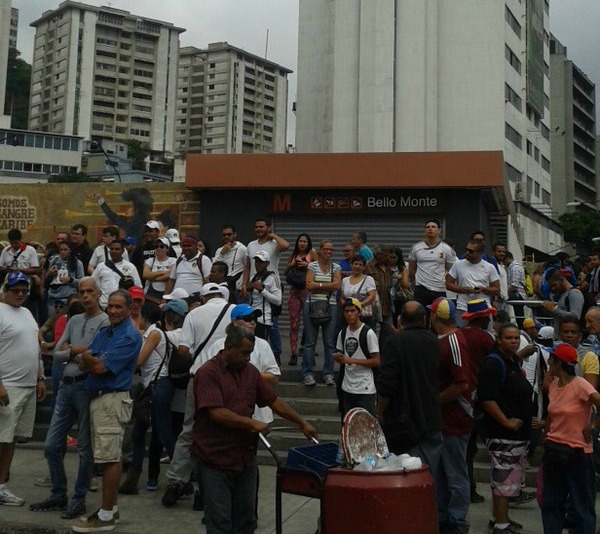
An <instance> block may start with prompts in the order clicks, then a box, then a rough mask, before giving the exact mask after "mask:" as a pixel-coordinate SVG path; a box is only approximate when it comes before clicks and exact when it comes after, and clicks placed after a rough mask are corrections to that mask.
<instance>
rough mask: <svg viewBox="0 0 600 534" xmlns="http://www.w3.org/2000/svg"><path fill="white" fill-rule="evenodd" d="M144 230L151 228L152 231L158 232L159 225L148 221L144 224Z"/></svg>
mask: <svg viewBox="0 0 600 534" xmlns="http://www.w3.org/2000/svg"><path fill="white" fill-rule="evenodd" d="M146 228H152V230H160V224H158V221H148V222H147V223H146Z"/></svg>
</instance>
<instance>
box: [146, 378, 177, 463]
mask: <svg viewBox="0 0 600 534" xmlns="http://www.w3.org/2000/svg"><path fill="white" fill-rule="evenodd" d="M174 393H175V386H174V385H173V382H172V381H171V380H170V379H169V378H168V377H164V378H159V379H158V380H157V381H156V383H155V384H154V391H153V392H152V434H156V436H157V437H158V440H159V441H160V443H161V444H162V446H163V447H164V448H165V450H166V451H167V454H168V455H169V458H172V457H173V449H175V441H176V439H177V438H176V436H175V434H173V417H172V415H171V402H172V401H173V395H174Z"/></svg>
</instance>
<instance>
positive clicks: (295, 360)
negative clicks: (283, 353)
mask: <svg viewBox="0 0 600 534" xmlns="http://www.w3.org/2000/svg"><path fill="white" fill-rule="evenodd" d="M288 365H291V366H292V367H293V366H295V365H298V356H296V355H295V354H292V355H291V356H290V361H289V362H288Z"/></svg>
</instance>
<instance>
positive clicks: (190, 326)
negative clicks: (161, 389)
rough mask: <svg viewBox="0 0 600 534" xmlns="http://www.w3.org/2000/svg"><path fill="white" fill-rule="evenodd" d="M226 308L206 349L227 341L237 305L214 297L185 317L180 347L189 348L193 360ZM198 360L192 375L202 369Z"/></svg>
mask: <svg viewBox="0 0 600 534" xmlns="http://www.w3.org/2000/svg"><path fill="white" fill-rule="evenodd" d="M224 306H229V307H228V308H227V311H226V312H225V314H224V315H223V317H222V318H221V320H220V321H219V324H218V325H217V328H216V329H215V331H214V333H213V335H212V336H211V339H210V340H209V341H208V343H206V345H205V348H206V347H207V346H208V345H210V344H211V343H214V342H215V341H217V340H219V339H225V335H226V333H225V329H226V328H227V325H228V324H229V323H230V322H231V310H232V309H233V308H234V307H235V304H229V303H228V302H227V301H226V300H225V299H224V298H221V297H212V298H211V299H210V300H208V301H207V302H206V304H203V305H202V306H199V307H198V308H194V309H193V310H192V311H191V312H190V313H188V314H187V315H186V316H185V320H184V321H183V327H182V332H181V341H180V342H179V346H180V347H181V346H183V347H187V348H188V349H189V351H190V355H191V356H192V358H193V357H194V354H195V352H196V348H197V347H199V346H200V345H201V344H202V343H203V342H204V341H205V339H206V338H207V336H208V334H209V333H210V331H211V330H212V327H213V324H214V323H215V321H216V320H217V317H219V315H220V314H221V311H222V310H223V307H224ZM198 360H199V358H196V360H195V361H194V363H193V364H192V368H191V369H190V374H192V375H193V374H194V373H195V372H196V371H197V370H198V368H199V367H200V362H199V361H198Z"/></svg>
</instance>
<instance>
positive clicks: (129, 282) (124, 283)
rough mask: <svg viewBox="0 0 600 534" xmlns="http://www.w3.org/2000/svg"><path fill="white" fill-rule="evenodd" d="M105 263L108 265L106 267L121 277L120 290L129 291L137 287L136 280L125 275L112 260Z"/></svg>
mask: <svg viewBox="0 0 600 534" xmlns="http://www.w3.org/2000/svg"><path fill="white" fill-rule="evenodd" d="M104 263H106V266H107V267H108V268H109V269H112V270H113V271H114V272H115V273H117V274H118V275H119V289H129V288H132V287H133V286H134V285H135V280H134V279H133V276H129V275H128V274H123V273H122V272H121V271H120V270H119V269H118V268H117V266H116V265H115V264H114V262H113V261H112V260H108V261H106V262H104Z"/></svg>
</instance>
